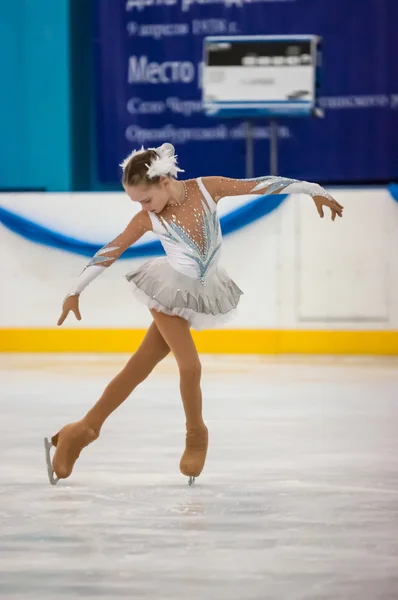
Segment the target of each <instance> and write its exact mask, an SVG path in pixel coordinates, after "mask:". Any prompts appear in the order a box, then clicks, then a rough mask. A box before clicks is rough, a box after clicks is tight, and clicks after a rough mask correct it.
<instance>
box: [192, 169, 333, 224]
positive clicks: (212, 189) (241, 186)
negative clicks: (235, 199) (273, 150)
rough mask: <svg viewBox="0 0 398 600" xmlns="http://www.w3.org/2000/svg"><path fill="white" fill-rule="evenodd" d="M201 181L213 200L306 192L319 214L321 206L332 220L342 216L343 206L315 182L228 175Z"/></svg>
mask: <svg viewBox="0 0 398 600" xmlns="http://www.w3.org/2000/svg"><path fill="white" fill-rule="evenodd" d="M203 183H204V184H205V186H206V188H207V189H208V191H209V193H210V194H211V196H212V197H213V198H214V200H215V202H218V201H219V200H221V198H224V197H225V196H244V195H246V194H256V195H257V196H258V195H268V194H308V195H309V196H312V198H313V200H314V202H315V205H316V208H317V210H318V213H319V216H320V217H322V218H323V216H324V215H323V208H322V207H323V206H327V207H328V208H330V210H331V213H332V221H334V220H335V218H336V215H338V216H339V217H342V216H343V206H341V204H339V203H338V202H337V201H336V200H335V199H334V198H332V196H331V195H330V194H329V193H328V192H327V191H326V190H324V189H323V187H321V186H320V185H318V184H317V183H309V182H308V181H299V180H298V179H289V178H287V177H273V176H267V177H258V178H256V179H230V178H229V177H203Z"/></svg>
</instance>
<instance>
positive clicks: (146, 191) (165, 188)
mask: <svg viewBox="0 0 398 600" xmlns="http://www.w3.org/2000/svg"><path fill="white" fill-rule="evenodd" d="M170 183H171V180H170V178H169V177H161V178H160V181H159V183H153V184H150V185H148V184H147V183H139V184H137V185H125V186H124V189H125V191H126V193H127V195H128V196H130V198H131V200H133V202H139V203H140V204H141V207H142V210H146V211H148V212H154V213H160V212H161V211H162V210H163V209H164V207H165V206H166V204H167V202H168V201H169V199H170V195H171V190H170Z"/></svg>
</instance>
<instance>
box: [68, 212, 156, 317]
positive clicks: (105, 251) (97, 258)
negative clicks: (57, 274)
mask: <svg viewBox="0 0 398 600" xmlns="http://www.w3.org/2000/svg"><path fill="white" fill-rule="evenodd" d="M151 229H152V224H151V220H150V218H149V215H148V213H147V212H146V211H141V212H139V213H138V214H137V215H135V217H133V218H132V219H131V221H130V223H129V224H128V225H127V227H126V229H125V230H124V231H123V232H122V233H121V234H120V235H118V236H117V237H116V238H115V239H114V240H112V241H111V242H109V244H107V245H106V246H104V247H103V248H101V249H100V250H98V252H97V253H96V254H95V255H94V256H93V258H92V259H91V260H90V262H89V263H88V264H87V266H86V267H85V269H84V270H83V271H82V272H81V273H80V276H79V277H78V279H77V280H76V282H75V283H74V285H73V287H72V289H70V290H69V292H68V294H67V296H66V298H65V300H64V302H63V305H62V313H61V316H60V318H59V319H58V323H57V325H62V323H63V322H64V321H65V319H66V317H67V315H68V313H69V312H70V311H72V312H73V313H74V315H75V317H76V318H77V319H78V320H79V321H80V319H81V315H80V311H79V296H80V294H81V292H82V291H83V290H84V288H86V287H87V286H88V284H89V283H91V281H93V279H95V278H96V277H98V275H101V273H103V271H105V269H106V268H107V267H110V266H111V265H112V264H113V263H114V262H115V260H117V259H118V258H119V256H120V255H121V254H123V252H125V250H127V248H129V247H130V246H131V245H132V244H134V243H135V242H136V241H137V240H139V239H140V237H142V236H143V235H144V233H146V232H147V231H150V230H151Z"/></svg>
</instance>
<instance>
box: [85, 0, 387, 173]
mask: <svg viewBox="0 0 398 600" xmlns="http://www.w3.org/2000/svg"><path fill="white" fill-rule="evenodd" d="M94 4H95V6H96V8H95V10H96V15H95V16H96V36H95V40H96V43H95V61H96V80H97V82H96V83H97V85H96V98H97V144H98V171H99V177H100V180H101V181H102V182H104V183H107V182H117V181H119V180H120V169H119V167H118V165H119V163H120V162H121V160H122V159H123V158H124V157H125V156H126V155H127V154H128V153H129V152H130V151H131V150H132V149H133V148H138V147H141V145H143V146H158V145H160V144H162V143H163V142H171V143H172V144H174V145H175V146H176V151H177V154H178V155H179V160H180V164H181V167H182V168H183V169H185V174H184V176H186V177H197V176H199V175H202V176H206V175H216V174H217V175H225V176H230V177H238V178H242V177H244V176H245V125H244V123H243V122H242V121H241V120H235V119H233V120H221V119H213V118H211V117H207V116H205V115H204V114H203V112H202V107H201V74H202V51H203V38H204V37H205V36H208V35H235V34H241V35H242V34H244V35H248V34H249V35H252V34H265V35H271V34H281V35H282V34H291V35H296V34H318V35H320V36H322V37H323V67H322V76H321V87H320V90H319V95H320V105H321V107H322V108H323V109H324V110H325V118H323V119H316V118H303V119H300V118H296V119H293V118H291V119H288V118H284V119H282V120H280V128H279V136H280V142H279V150H280V157H279V158H280V160H279V172H280V174H281V175H283V176H288V177H294V178H298V179H306V180H313V181H318V182H331V183H332V182H350V183H355V182H358V183H364V182H367V181H372V182H385V181H391V180H397V179H398V161H397V139H398V52H397V50H396V41H395V38H396V26H397V23H398V2H397V0H382V1H381V0H350V2H347V0H322V1H320V0H97V2H95V3H94ZM268 136H269V127H268V123H267V121H266V120H259V121H256V123H255V147H254V150H255V173H254V175H255V176H260V175H264V174H267V173H268V171H269V141H268Z"/></svg>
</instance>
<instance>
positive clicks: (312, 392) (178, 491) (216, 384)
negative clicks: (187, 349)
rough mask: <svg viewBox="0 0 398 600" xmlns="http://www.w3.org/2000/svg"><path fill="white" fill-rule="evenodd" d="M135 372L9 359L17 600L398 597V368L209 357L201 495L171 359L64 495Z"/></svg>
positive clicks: (115, 420) (0, 593) (0, 480)
mask: <svg viewBox="0 0 398 600" xmlns="http://www.w3.org/2000/svg"><path fill="white" fill-rule="evenodd" d="M126 359H127V357H126V356H120V355H112V356H109V355H102V356H91V355H89V356H87V355H85V356H84V355H82V356H77V355H76V356H75V355H58V356H51V355H0V424H1V425H0V427H1V438H0V457H1V458H0V598H4V599H7V600H15V599H18V600H20V599H21V600H22V599H23V600H44V599H46V600H47V599H51V600H55V599H58V600H62V599H63V598H68V599H69V598H70V599H77V598H79V599H80V598H82V599H83V598H84V599H90V600H91V599H94V598H96V599H101V600H116V599H118V598H123V599H124V598H126V599H127V598H128V599H132V600H133V599H134V600H136V599H156V600H169V599H170V600H172V599H173V600H182V599H184V600H219V599H220V600H343V599H344V600H397V598H398V359H395V358H391V359H388V358H377V359H376V358H355V357H351V358H342V357H339V358H333V357H277V358H273V357H255V356H254V357H249V356H243V357H237V356H235V357H220V356H219V357H212V356H205V357H203V392H204V407H205V410H204V413H205V420H206V423H207V425H208V427H209V435H210V445H209V453H208V459H207V464H206V467H205V470H204V471H203V473H202V475H201V477H200V478H199V479H198V480H197V482H196V483H195V485H194V486H192V487H191V488H189V487H188V485H187V480H186V478H184V477H183V476H182V475H180V473H179V469H178V465H179V460H180V457H181V454H182V452H183V449H184V435H185V431H184V417H183V412H182V406H181V401H180V399H179V392H178V377H177V371H176V367H175V365H174V362H173V360H172V359H167V360H166V361H165V362H164V363H163V364H161V365H159V367H158V368H157V370H156V371H155V372H154V373H153V375H152V376H151V377H150V378H149V379H148V380H147V381H146V382H145V383H144V384H142V385H141V386H140V387H139V388H138V389H137V390H136V391H135V393H134V394H133V395H132V396H131V397H130V399H129V400H127V401H126V403H125V404H124V405H123V406H122V407H121V408H120V409H119V410H118V411H117V412H116V413H115V414H114V415H112V416H111V418H110V419H109V420H108V422H107V423H106V424H105V426H104V428H103V430H102V433H101V437H100V438H99V440H97V441H96V442H95V443H94V444H92V445H91V446H90V447H89V448H87V449H85V450H84V451H83V453H82V456H81V458H80V459H79V461H78V462H77V464H76V467H75V471H74V473H73V474H72V476H71V478H70V479H68V480H67V481H63V482H60V483H58V485H57V486H54V487H53V486H50V485H49V483H48V480H47V472H46V467H45V460H44V448H43V437H44V436H49V435H52V434H53V433H55V432H56V431H57V430H58V429H59V428H60V427H61V426H62V425H64V424H65V423H67V422H69V421H73V420H76V419H79V418H81V417H82V416H83V414H84V413H85V411H86V410H87V409H88V408H89V406H91V404H93V403H94V401H95V400H96V399H97V397H98V396H99V395H100V393H101V391H102V389H103V387H104V386H105V385H106V384H107V383H108V381H109V380H110V379H111V378H112V377H113V375H115V374H116V373H117V371H118V370H119V369H120V367H121V366H122V365H123V363H124V362H125V360H126Z"/></svg>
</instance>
